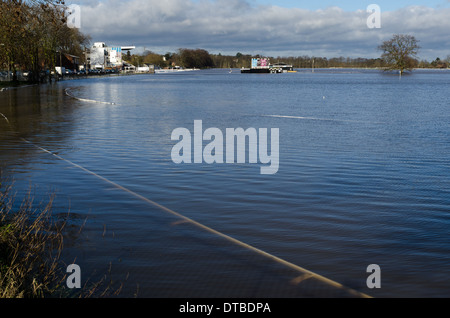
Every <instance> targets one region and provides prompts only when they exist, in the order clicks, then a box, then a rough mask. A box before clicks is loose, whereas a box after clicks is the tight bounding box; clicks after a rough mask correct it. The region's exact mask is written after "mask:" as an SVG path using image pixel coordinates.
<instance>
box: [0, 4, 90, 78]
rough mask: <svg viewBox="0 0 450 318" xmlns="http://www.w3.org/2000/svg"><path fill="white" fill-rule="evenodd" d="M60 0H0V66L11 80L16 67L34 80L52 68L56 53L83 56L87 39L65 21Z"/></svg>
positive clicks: (16, 70) (65, 17)
mask: <svg viewBox="0 0 450 318" xmlns="http://www.w3.org/2000/svg"><path fill="white" fill-rule="evenodd" d="M66 20H67V14H66V7H65V5H64V1H61V0H30V1H18V0H2V1H1V2H0V69H2V70H4V71H6V72H8V76H9V77H10V79H11V80H12V81H14V82H17V81H18V77H17V74H18V71H27V72H28V76H27V78H28V80H29V81H32V82H38V81H39V80H41V79H42V77H44V76H48V75H49V74H51V73H50V72H51V71H53V70H54V69H55V66H56V61H57V57H58V56H60V55H61V54H64V53H68V54H72V55H77V56H80V57H83V55H84V54H83V51H84V47H85V46H86V45H88V43H89V41H90V39H89V37H88V36H86V35H84V34H82V33H81V32H80V31H79V30H78V29H76V28H70V27H69V26H68V25H67V21H66Z"/></svg>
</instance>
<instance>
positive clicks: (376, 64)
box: [124, 35, 450, 70]
mask: <svg viewBox="0 0 450 318" xmlns="http://www.w3.org/2000/svg"><path fill="white" fill-rule="evenodd" d="M405 37H407V36H406V35H402V36H400V37H395V36H394V38H393V39H391V40H389V41H385V42H384V43H383V44H382V45H380V46H379V47H378V49H379V50H381V51H383V54H382V55H381V56H380V57H379V58H362V57H358V58H350V57H343V56H341V57H334V58H327V57H317V56H308V55H303V56H288V57H283V56H277V57H271V56H263V55H258V54H257V55H250V54H242V53H240V52H238V53H237V54H236V55H222V54H220V53H219V54H211V53H209V52H208V51H206V50H204V49H186V48H182V49H179V50H178V51H177V52H175V53H172V52H168V53H166V54H157V53H155V52H152V51H145V52H144V53H143V54H135V55H129V56H128V57H124V58H125V59H126V60H127V61H128V62H130V63H131V64H134V65H139V64H152V65H155V66H157V67H161V68H168V67H174V66H181V67H185V68H200V69H203V68H243V67H244V68H248V67H250V66H251V59H252V58H255V57H256V58H258V57H265V58H269V59H270V61H271V63H286V64H290V65H293V67H294V68H313V67H314V68H378V69H385V70H390V69H393V68H394V69H395V68H398V67H400V68H403V67H404V69H413V68H447V67H448V66H449V65H450V55H449V56H448V57H447V58H446V59H442V60H441V59H440V58H439V57H438V58H436V60H434V61H431V62H429V61H426V60H419V59H418V58H417V56H416V53H417V50H418V49H419V47H418V45H417V42H418V41H417V40H415V38H413V39H409V40H410V41H412V42H409V44H410V45H413V46H414V45H416V46H417V47H414V48H408V50H407V52H406V55H404V57H405V60H404V61H402V62H399V63H395V62H394V60H395V59H394V58H393V57H392V56H391V55H392V54H391V53H392V52H395V50H396V49H397V48H396V47H393V46H395V45H396V43H397V42H396V41H400V40H401V39H402V38H405ZM403 40H405V39H403ZM401 45H403V44H401ZM405 45H406V44H405ZM389 47H391V49H390V51H389ZM404 49H406V48H405V47H404ZM384 50H388V51H389V52H385V51H384ZM402 63H403V64H402Z"/></svg>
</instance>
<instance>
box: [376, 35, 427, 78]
mask: <svg viewBox="0 0 450 318" xmlns="http://www.w3.org/2000/svg"><path fill="white" fill-rule="evenodd" d="M418 42H419V41H418V40H416V38H415V37H414V36H412V35H404V34H395V35H394V36H393V37H392V39H390V40H389V41H385V42H383V44H381V45H380V46H379V47H378V49H379V50H380V51H383V54H382V55H381V58H382V59H383V60H384V61H385V63H386V65H387V66H386V70H398V71H399V72H400V75H402V74H403V73H404V72H405V71H406V70H411V69H413V68H414V64H415V60H414V58H416V57H417V53H418V51H419V49H420V46H419V45H418Z"/></svg>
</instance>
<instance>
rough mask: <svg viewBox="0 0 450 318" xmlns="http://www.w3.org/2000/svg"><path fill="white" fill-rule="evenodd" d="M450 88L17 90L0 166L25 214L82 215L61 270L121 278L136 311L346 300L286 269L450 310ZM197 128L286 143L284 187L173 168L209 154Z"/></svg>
mask: <svg viewBox="0 0 450 318" xmlns="http://www.w3.org/2000/svg"><path fill="white" fill-rule="evenodd" d="M449 87H450V71H446V70H444V71H416V72H414V73H413V74H412V75H407V76H403V77H402V78H401V79H399V77H398V76H394V75H389V74H383V73H382V72H379V71H373V70H355V69H339V70H316V71H315V72H314V73H312V72H311V71H310V70H299V72H298V73H289V74H240V73H239V71H238V70H234V72H233V73H229V70H205V71H194V72H186V73H179V74H157V75H139V76H116V77H104V78H90V79H80V80H72V81H63V82H60V83H57V84H53V85H43V86H40V87H39V86H33V87H25V88H20V89H10V90H7V91H3V92H0V113H1V114H3V116H2V115H0V134H1V135H0V162H1V167H2V169H3V176H4V177H5V176H7V177H9V178H10V179H13V180H14V190H15V191H16V192H17V194H16V197H17V200H18V201H20V199H21V198H22V197H25V196H26V194H27V192H28V191H30V189H31V193H32V195H33V196H34V197H35V202H37V203H39V202H44V203H45V201H46V200H48V198H49V196H50V195H51V194H55V195H56V199H55V202H54V213H55V214H56V215H60V216H61V215H65V213H67V211H70V215H69V222H70V224H71V225H72V228H71V233H70V235H69V236H68V237H67V238H66V240H65V246H66V249H65V251H64V253H63V258H64V260H65V261H66V263H67V264H70V263H76V264H78V265H79V266H80V267H81V269H82V279H83V282H86V281H87V280H91V281H95V280H96V279H98V278H99V277H103V275H104V274H105V273H110V275H112V277H113V279H114V281H115V282H123V289H122V293H121V295H122V296H125V297H134V296H136V295H137V296H138V297H233V298H235V297H302V296H307V297H323V296H325V297H328V296H332V297H333V296H337V297H340V296H342V293H339V292H336V290H335V287H334V286H331V285H328V284H326V283H324V285H323V286H319V285H320V284H319V283H318V282H317V281H316V282H313V280H314V278H309V279H308V277H306V276H302V275H303V273H301V271H300V272H299V271H297V270H296V269H295V268H292V267H289V266H287V265H286V264H285V263H283V262H282V261H281V260H283V261H286V262H289V264H294V265H296V266H299V267H301V268H304V269H307V270H309V271H312V272H314V273H316V274H319V275H322V276H323V277H326V278H328V279H330V280H333V281H335V282H338V283H340V284H343V285H344V286H347V287H349V288H352V289H354V290H357V291H359V292H362V293H365V294H368V295H370V296H373V297H449V296H450V279H449V277H450V239H449V237H450V236H449V234H450V173H449V171H450V169H449V168H450V159H449V158H450V111H449V110H450V105H449ZM195 120H202V123H203V131H204V130H206V129H207V128H218V129H219V130H220V131H222V132H223V133H224V135H225V132H226V129H227V128H239V127H241V128H243V129H248V128H255V129H260V128H267V129H268V130H269V132H270V129H272V128H278V129H279V169H278V171H277V173H276V174H271V175H264V174H261V166H262V165H263V164H262V163H260V162H258V163H256V164H254V163H252V164H251V163H249V162H248V161H247V162H246V163H235V164H231V163H228V164H220V163H214V164H207V163H197V164H186V163H182V164H175V163H174V162H173V160H172V157H171V153H172V149H173V147H174V146H175V145H176V144H177V142H178V141H174V140H172V139H171V135H172V132H173V131H174V130H175V129H177V128H186V129H188V130H189V131H190V132H191V133H192V138H193V139H194V121H195ZM269 140H270V137H269ZM208 143H209V142H208V141H203V147H205V146H206V145H207V144H208ZM259 146H261V145H259ZM268 148H269V152H270V149H271V144H270V143H269V145H268ZM18 203H19V202H18ZM172 212H176V214H174V213H172ZM183 217H186V218H189V219H183ZM190 220H193V221H195V222H198V223H193V222H190ZM199 224H201V226H200V225H199ZM202 226H205V227H207V229H205V228H204V227H202ZM79 227H82V230H81V232H80V233H79V232H78V230H77V229H78V228H79ZM211 229H212V230H214V231H217V232H214V231H210V230H211ZM221 234H223V235H226V237H223V236H220V235H221ZM228 237H232V238H234V239H235V240H237V241H230V240H228V239H227V238H228ZM243 243H245V244H248V245H243ZM252 248H255V249H258V250H254V249H252ZM259 251H264V252H265V253H268V254H270V255H273V256H276V257H277V258H279V259H277V260H275V261H274V260H273V259H272V258H271V257H268V256H267V254H262V253H260V252H259ZM370 264H377V265H379V266H380V268H381V288H379V289H369V288H368V287H367V285H366V280H367V278H368V276H369V275H370V273H367V272H366V269H367V267H368V266H369V265H370Z"/></svg>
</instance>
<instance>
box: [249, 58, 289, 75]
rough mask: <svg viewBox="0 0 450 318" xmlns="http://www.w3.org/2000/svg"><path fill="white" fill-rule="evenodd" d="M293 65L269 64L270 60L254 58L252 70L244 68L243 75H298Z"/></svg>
mask: <svg viewBox="0 0 450 318" xmlns="http://www.w3.org/2000/svg"><path fill="white" fill-rule="evenodd" d="M296 72H297V71H295V70H294V67H293V66H292V65H289V64H286V63H277V64H271V63H269V59H268V58H253V59H252V67H251V68H244V67H243V68H242V69H241V73H256V74H261V73H263V74H264V73H265V74H269V73H272V74H274V73H296Z"/></svg>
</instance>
